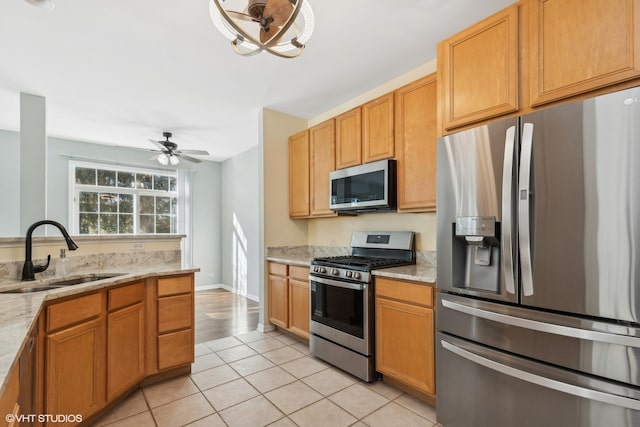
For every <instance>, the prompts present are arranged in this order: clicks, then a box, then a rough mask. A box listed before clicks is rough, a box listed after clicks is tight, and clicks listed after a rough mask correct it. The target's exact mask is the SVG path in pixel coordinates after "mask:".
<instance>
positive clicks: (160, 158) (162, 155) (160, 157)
mask: <svg viewBox="0 0 640 427" xmlns="http://www.w3.org/2000/svg"><path fill="white" fill-rule="evenodd" d="M157 160H158V163H160V164H161V165H162V166H167V165H168V164H169V156H167V155H166V154H165V153H160V154H158V159H157Z"/></svg>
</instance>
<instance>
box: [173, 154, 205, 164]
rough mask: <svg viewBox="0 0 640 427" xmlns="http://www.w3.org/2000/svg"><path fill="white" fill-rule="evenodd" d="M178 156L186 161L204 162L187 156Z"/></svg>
mask: <svg viewBox="0 0 640 427" xmlns="http://www.w3.org/2000/svg"><path fill="white" fill-rule="evenodd" d="M176 156H178V157H180V158H181V159H185V160H187V161H190V162H193V163H202V160H200V159H196V158H195V157H191V156H187V155H186V154H176Z"/></svg>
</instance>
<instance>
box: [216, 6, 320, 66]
mask: <svg viewBox="0 0 640 427" xmlns="http://www.w3.org/2000/svg"><path fill="white" fill-rule="evenodd" d="M223 5H224V6H223ZM209 13H210V15H211V20H212V21H213V23H214V25H215V26H216V28H217V29H218V30H219V31H220V32H221V33H222V34H223V35H224V36H225V37H226V38H227V39H229V40H230V41H231V46H232V47H233V50H234V51H235V52H236V53H238V54H239V55H243V56H251V55H255V54H256V53H260V52H262V51H267V52H269V53H272V54H274V55H276V56H279V57H282V58H295V57H296V56H298V55H300V54H301V53H302V51H303V50H304V47H305V43H306V42H307V41H308V40H309V38H310V37H311V34H312V33H313V28H314V22H313V20H314V18H313V10H312V9H311V5H309V2H308V1H307V0H248V2H247V0H210V3H209Z"/></svg>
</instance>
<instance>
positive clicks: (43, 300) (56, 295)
mask: <svg viewBox="0 0 640 427" xmlns="http://www.w3.org/2000/svg"><path fill="white" fill-rule="evenodd" d="M111 271H113V272H115V271H117V269H112V270H111ZM111 271H107V270H104V271H103V270H96V271H94V273H95V274H101V273H109V272H111ZM198 271H200V268H199V267H189V268H169V269H167V270H161V269H159V270H157V271H146V272H142V273H124V274H122V275H119V276H115V277H111V278H108V279H102V280H98V281H95V282H89V283H86V284H82V285H75V286H69V287H68V288H62V289H56V290H51V291H42V292H41V293H37V294H12V295H15V296H14V298H13V299H14V300H18V298H19V297H20V296H22V297H24V296H27V297H28V298H31V300H30V304H32V305H34V304H37V305H38V307H37V309H36V308H35V307H33V308H32V310H33V314H32V318H31V321H30V322H29V325H28V327H27V325H26V323H27V322H21V324H20V325H16V326H12V325H3V324H1V323H0V331H2V330H3V329H4V328H10V327H14V328H22V329H23V330H24V337H23V338H22V341H21V342H20V345H19V346H17V347H15V348H12V349H10V350H9V351H7V353H6V354H0V379H2V381H0V396H2V394H3V393H4V391H5V388H6V386H7V379H8V376H9V373H10V372H11V369H12V368H13V367H14V366H15V364H16V363H17V362H18V359H19V355H20V354H21V352H22V350H23V349H24V346H25V344H26V342H27V338H28V337H29V335H30V333H31V331H32V330H33V328H34V327H35V326H36V321H37V319H38V318H39V316H40V314H41V313H42V309H43V307H44V306H45V304H47V303H49V302H51V301H54V300H56V299H60V298H66V297H69V296H71V295H77V294H82V293H87V292H94V291H98V290H101V289H105V288H110V287H113V286H117V285H121V284H124V283H129V282H134V281H136V280H142V279H147V278H149V277H164V276H173V275H176V274H185V273H196V272H198ZM70 277H72V276H70ZM11 287H13V286H11ZM37 297H40V298H37ZM34 300H35V301H34ZM21 332H22V331H18V332H16V333H15V334H16V335H21ZM12 347H14V346H12ZM12 353H13V354H12ZM11 356H13V357H11ZM9 360H10V362H9Z"/></svg>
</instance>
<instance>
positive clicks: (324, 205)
mask: <svg viewBox="0 0 640 427" xmlns="http://www.w3.org/2000/svg"><path fill="white" fill-rule="evenodd" d="M309 158H310V161H309V173H310V180H309V188H310V193H311V200H310V209H309V211H310V214H311V216H335V215H336V213H335V212H333V211H332V210H331V209H329V194H330V188H329V186H330V182H329V172H331V171H333V170H335V167H336V127H335V120H334V119H331V120H327V121H326V122H323V123H320V124H319V125H316V126H313V127H312V128H311V129H309Z"/></svg>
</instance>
